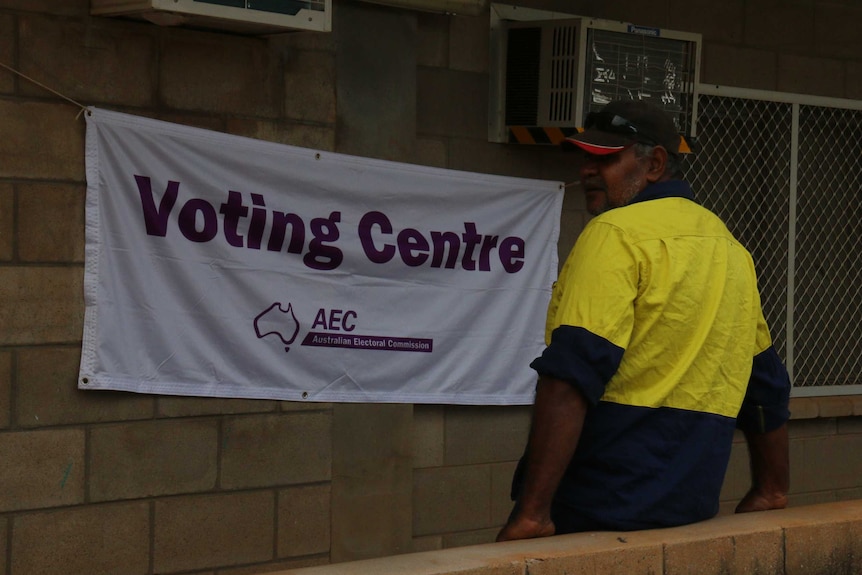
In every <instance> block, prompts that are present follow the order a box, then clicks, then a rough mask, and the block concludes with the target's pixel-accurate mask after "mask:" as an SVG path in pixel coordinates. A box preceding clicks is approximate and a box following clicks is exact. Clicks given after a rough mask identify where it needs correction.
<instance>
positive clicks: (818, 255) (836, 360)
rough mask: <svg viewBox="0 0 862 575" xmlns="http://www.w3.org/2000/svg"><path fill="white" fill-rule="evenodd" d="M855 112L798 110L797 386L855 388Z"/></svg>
mask: <svg viewBox="0 0 862 575" xmlns="http://www.w3.org/2000/svg"><path fill="white" fill-rule="evenodd" d="M860 129H862V112H860V111H857V110H843V109H836V108H825V107H816V106H801V107H800V112H799V188H798V190H799V191H798V195H797V214H798V218H797V227H796V243H797V247H796V274H795V286H796V291H795V308H794V317H795V321H794V340H795V341H796V350H795V356H796V360H795V374H796V378H795V379H796V383H797V385H802V386H814V385H850V384H858V383H860V382H862V381H860V380H862V377H860V375H859V372H860V368H862V353H860V351H862V349H860V347H862V345H860V341H862V289H860V288H862V265H860V264H862V254H860V250H859V247H860V237H862V132H860Z"/></svg>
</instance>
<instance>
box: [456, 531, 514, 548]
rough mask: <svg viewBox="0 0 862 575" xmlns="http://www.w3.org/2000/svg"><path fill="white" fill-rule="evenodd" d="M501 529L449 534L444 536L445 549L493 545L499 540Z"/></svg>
mask: <svg viewBox="0 0 862 575" xmlns="http://www.w3.org/2000/svg"><path fill="white" fill-rule="evenodd" d="M499 532H500V529H499V528H497V527H492V528H491V529H477V530H475V531H461V532H460V533H449V534H446V535H444V536H443V548H444V549H451V548H452V547H467V546H468V545H484V544H485V543H493V542H494V541H495V540H496V539H497V533H499Z"/></svg>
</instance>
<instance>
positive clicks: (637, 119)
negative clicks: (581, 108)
mask: <svg viewBox="0 0 862 575" xmlns="http://www.w3.org/2000/svg"><path fill="white" fill-rule="evenodd" d="M680 141H681V137H680V134H679V131H678V130H677V128H676V126H675V125H674V123H673V119H672V118H671V117H670V115H668V114H667V113H666V112H665V111H664V110H662V109H661V108H659V107H657V106H654V105H653V104H649V103H647V102H644V101H641V100H617V101H614V102H611V103H609V104H607V105H606V106H605V107H604V108H602V109H601V110H599V111H598V112H590V113H589V114H587V117H586V118H585V119H584V131H583V132H579V133H577V134H574V135H572V136H569V137H568V138H566V139H565V140H563V143H562V146H563V149H581V150H584V151H585V152H587V153H589V154H594V155H598V156H604V155H608V154H616V153H617V152H621V151H622V150H625V149H626V148H628V147H630V146H632V145H633V144H634V143H636V142H640V143H642V144H649V145H653V146H655V145H659V146H662V147H663V148H664V149H666V150H667V151H668V153H669V154H673V155H678V154H679V153H680Z"/></svg>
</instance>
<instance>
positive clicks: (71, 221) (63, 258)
mask: <svg viewBox="0 0 862 575" xmlns="http://www.w3.org/2000/svg"><path fill="white" fill-rule="evenodd" d="M85 195H86V188H85V187H84V186H82V185H63V184H32V185H20V186H18V256H19V258H20V259H21V260H22V261H25V262H83V261H84V200H85Z"/></svg>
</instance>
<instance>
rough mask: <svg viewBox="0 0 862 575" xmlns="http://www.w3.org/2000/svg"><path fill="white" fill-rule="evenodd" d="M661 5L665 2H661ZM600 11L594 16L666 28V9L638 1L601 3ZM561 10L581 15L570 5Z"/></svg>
mask: <svg viewBox="0 0 862 575" xmlns="http://www.w3.org/2000/svg"><path fill="white" fill-rule="evenodd" d="M662 4H663V5H665V4H667V2H663V3H662ZM600 6H601V7H600V8H599V7H597V8H598V10H600V12H599V13H597V14H595V16H597V17H599V18H604V19H607V20H622V21H624V22H633V23H635V24H638V25H641V26H653V27H657V28H668V27H669V24H668V20H667V12H668V10H667V8H666V7H663V8H662V9H656V8H657V7H656V5H652V6H650V5H649V4H644V2H642V1H640V0H615V1H614V2H603V3H602V4H601V5H600ZM563 9H564V10H565V11H566V12H568V13H569V14H571V13H572V12H575V13H576V14H582V13H583V12H582V11H581V10H573V8H572V6H571V5H563Z"/></svg>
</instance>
